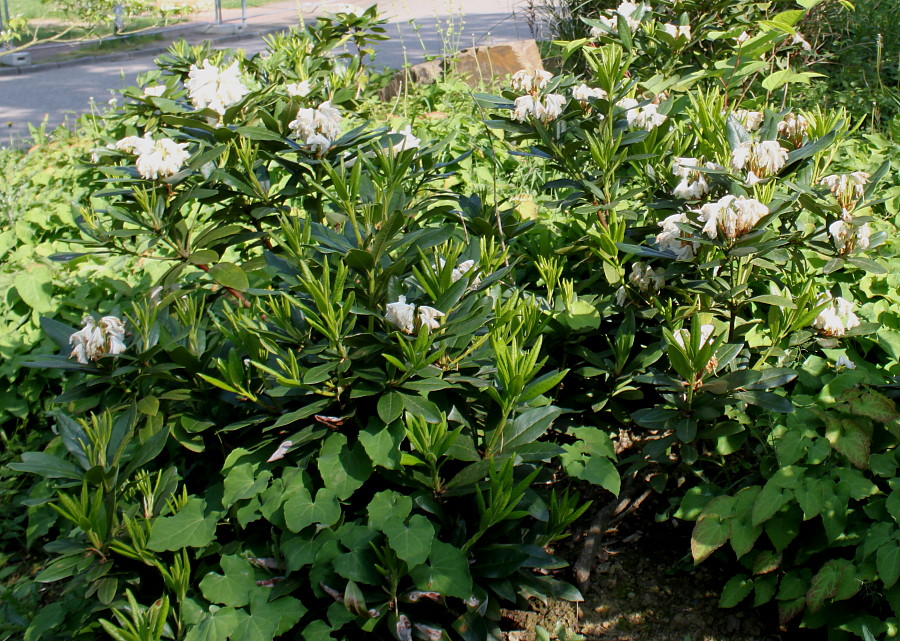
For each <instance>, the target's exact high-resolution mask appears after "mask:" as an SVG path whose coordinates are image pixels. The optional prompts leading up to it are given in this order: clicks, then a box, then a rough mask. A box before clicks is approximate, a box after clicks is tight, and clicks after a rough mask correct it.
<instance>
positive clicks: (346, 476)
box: [316, 434, 372, 500]
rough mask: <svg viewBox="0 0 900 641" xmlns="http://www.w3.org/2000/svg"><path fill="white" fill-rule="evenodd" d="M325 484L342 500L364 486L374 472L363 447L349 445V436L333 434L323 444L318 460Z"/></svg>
mask: <svg viewBox="0 0 900 641" xmlns="http://www.w3.org/2000/svg"><path fill="white" fill-rule="evenodd" d="M316 465H317V466H318V468H319V472H320V473H321V475H322V479H324V481H325V486H326V487H327V488H328V489H330V490H332V491H333V492H334V494H335V495H336V496H337V497H338V498H339V499H341V500H344V499H347V498H349V497H350V495H351V494H353V493H354V492H355V491H356V490H358V489H359V488H361V487H362V484H363V483H365V482H366V479H368V478H369V476H370V475H371V474H372V466H371V465H370V464H369V459H368V457H367V456H366V454H365V452H364V451H363V450H362V448H361V447H355V448H353V449H351V448H349V447H347V437H346V436H344V435H343V434H332V435H331V436H329V437H328V439H327V440H326V441H325V444H324V445H322V449H321V451H320V452H319V459H318V460H317V461H316Z"/></svg>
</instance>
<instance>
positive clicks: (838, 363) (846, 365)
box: [834, 354, 856, 370]
mask: <svg viewBox="0 0 900 641" xmlns="http://www.w3.org/2000/svg"><path fill="white" fill-rule="evenodd" d="M834 369H837V370H841V369H856V363H854V362H853V361H851V360H850V359H849V358H847V357H846V356H845V355H843V354H841V355H840V356H838V357H837V360H835V361H834Z"/></svg>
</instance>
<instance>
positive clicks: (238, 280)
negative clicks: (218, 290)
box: [209, 263, 250, 292]
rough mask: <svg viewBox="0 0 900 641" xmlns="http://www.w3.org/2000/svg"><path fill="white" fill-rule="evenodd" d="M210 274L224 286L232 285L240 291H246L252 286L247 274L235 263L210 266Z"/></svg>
mask: <svg viewBox="0 0 900 641" xmlns="http://www.w3.org/2000/svg"><path fill="white" fill-rule="evenodd" d="M209 275H210V276H212V277H213V279H214V280H215V281H216V282H217V283H219V284H220V285H222V286H223V287H230V288H231V289H236V290H238V291H239V292H242V291H245V290H247V289H248V288H249V287H250V281H249V280H247V274H245V273H244V270H243V269H241V268H240V267H238V266H237V265H235V264H234V263H217V264H215V265H213V266H212V267H210V268H209Z"/></svg>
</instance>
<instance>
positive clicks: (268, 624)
mask: <svg viewBox="0 0 900 641" xmlns="http://www.w3.org/2000/svg"><path fill="white" fill-rule="evenodd" d="M237 619H238V623H237V625H236V626H235V628H234V632H232V633H231V638H232V639H235V640H237V639H240V641H272V639H273V638H275V630H276V629H277V627H278V618H277V617H267V616H260V615H256V614H247V613H246V612H245V611H244V610H238V611H237Z"/></svg>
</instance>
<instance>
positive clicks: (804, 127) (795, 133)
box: [778, 113, 809, 145]
mask: <svg viewBox="0 0 900 641" xmlns="http://www.w3.org/2000/svg"><path fill="white" fill-rule="evenodd" d="M808 131H809V121H808V120H807V119H806V118H805V117H804V116H802V115H799V114H792V113H791V114H787V115H786V116H785V117H784V118H782V119H781V122H779V123H778V135H779V136H781V137H782V138H785V139H787V140H790V141H792V142H793V143H794V144H796V145H799V144H800V143H801V142H803V136H804V135H805V134H806V133H807V132H808Z"/></svg>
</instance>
